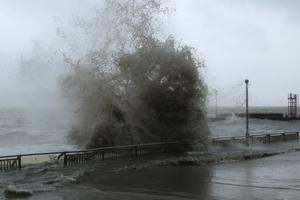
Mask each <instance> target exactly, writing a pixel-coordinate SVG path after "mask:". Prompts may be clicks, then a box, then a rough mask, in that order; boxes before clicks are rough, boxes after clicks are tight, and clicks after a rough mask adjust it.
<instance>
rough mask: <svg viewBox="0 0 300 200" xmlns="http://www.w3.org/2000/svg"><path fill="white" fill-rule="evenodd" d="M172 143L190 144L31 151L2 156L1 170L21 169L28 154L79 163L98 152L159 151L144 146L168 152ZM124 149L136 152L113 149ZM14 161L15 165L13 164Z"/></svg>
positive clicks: (107, 154)
mask: <svg viewBox="0 0 300 200" xmlns="http://www.w3.org/2000/svg"><path fill="white" fill-rule="evenodd" d="M172 144H175V145H182V144H188V142H187V141H173V142H163V143H148V144H136V145H126V146H114V147H102V148H95V149H85V150H73V151H55V152H44V153H30V154H19V155H7V156H0V170H2V169H15V168H16V166H17V167H18V168H19V169H21V158H22V157H26V156H40V155H52V154H59V155H58V156H57V157H56V158H55V159H56V162H58V161H59V159H60V158H61V157H64V161H63V162H64V164H65V165H67V164H68V163H69V164H77V163H82V162H86V161H87V160H89V159H90V158H93V157H94V156H96V155H98V154H95V153H98V152H99V154H102V160H104V159H107V158H113V157H124V155H125V156H138V155H144V154H149V153H153V152H157V149H156V150H155V149H154V150H152V151H150V150H149V149H147V150H145V149H144V150H142V149H143V147H147V148H148V147H153V148H157V147H156V146H161V147H163V149H159V150H160V152H164V153H167V146H168V145H169V146H170V145H172ZM169 146H168V147H169ZM184 147H185V149H186V145H184ZM122 149H128V150H130V149H132V150H133V151H134V153H132V152H131V151H129V152H128V151H127V152H125V154H124V152H123V153H120V152H113V150H122ZM169 151H170V150H169ZM74 156H75V157H74ZM84 156H85V157H84ZM107 156H108V157H107ZM68 157H70V158H72V159H77V160H76V161H74V160H71V161H70V160H68ZM6 158H7V159H6ZM15 161H18V162H15ZM12 162H13V165H12V164H11V163H12ZM71 162H72V163H71ZM15 163H17V164H15ZM2 166H4V167H2Z"/></svg>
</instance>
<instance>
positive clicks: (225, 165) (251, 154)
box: [0, 107, 300, 200]
mask: <svg viewBox="0 0 300 200" xmlns="http://www.w3.org/2000/svg"><path fill="white" fill-rule="evenodd" d="M249 111H250V112H282V113H285V112H286V111H287V108H285V107H257V108H251V107H250V110H249ZM216 112H217V113H242V112H245V108H243V107H223V108H218V110H217V111H216V110H215V109H214V108H211V109H208V117H213V116H214V115H215V113H216ZM72 119H73V117H72V113H71V112H69V111H68V110H64V109H62V108H36V107H35V108H20V107H5V108H0V156H5V155H19V154H27V153H42V152H58V151H67V150H75V149H77V147H76V146H74V145H73V144H72V143H71V142H69V141H68V139H67V138H66V135H67V132H68V130H69V129H70V126H71V124H72ZM209 127H210V130H211V137H221V136H243V135H245V119H244V118H238V117H235V116H234V115H232V116H231V117H228V118H226V120H223V121H215V122H209ZM299 129H300V120H299V121H272V120H261V119H250V121H249V133H250V134H265V133H281V132H290V131H299ZM299 149H300V143H299V141H289V142H276V143H275V142H274V143H268V144H251V145H250V147H246V146H245V145H243V144H237V145H233V146H229V147H213V146H211V148H210V150H209V151H208V152H188V153H184V154H165V155H151V156H144V157H137V158H126V159H125V158H124V159H114V160H106V161H101V162H95V163H91V164H82V165H77V166H67V167H65V166H63V165H61V164H59V163H51V162H46V163H41V164H26V165H25V166H23V167H22V169H21V170H6V171H0V199H43V200H50V199H56V200H57V199H78V200H79V199H84V200H89V199H91V200H93V199H300V168H299V166H300V161H299V160H300V152H299Z"/></svg>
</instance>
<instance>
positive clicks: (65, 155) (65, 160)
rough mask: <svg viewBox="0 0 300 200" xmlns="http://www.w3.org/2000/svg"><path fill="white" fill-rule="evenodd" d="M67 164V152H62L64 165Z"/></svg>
mask: <svg viewBox="0 0 300 200" xmlns="http://www.w3.org/2000/svg"><path fill="white" fill-rule="evenodd" d="M67 164H68V158H67V153H66V152H65V153H64V165H67Z"/></svg>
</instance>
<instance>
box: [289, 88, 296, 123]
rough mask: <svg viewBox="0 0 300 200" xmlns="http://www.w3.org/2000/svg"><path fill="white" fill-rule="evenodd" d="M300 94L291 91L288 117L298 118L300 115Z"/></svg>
mask: <svg viewBox="0 0 300 200" xmlns="http://www.w3.org/2000/svg"><path fill="white" fill-rule="evenodd" d="M297 113H298V94H292V93H290V94H289V95H288V117H289V118H296V117H298V115H297Z"/></svg>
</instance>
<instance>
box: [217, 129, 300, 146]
mask: <svg viewBox="0 0 300 200" xmlns="http://www.w3.org/2000/svg"><path fill="white" fill-rule="evenodd" d="M250 140H251V142H252V143H256V142H261V143H265V142H277V141H289V140H299V131H295V132H285V133H270V134H261V135H258V134H255V135H251V136H250ZM241 142H246V137H245V136H236V137H216V138H213V139H212V145H213V146H215V145H222V146H226V145H229V144H232V143H241Z"/></svg>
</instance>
